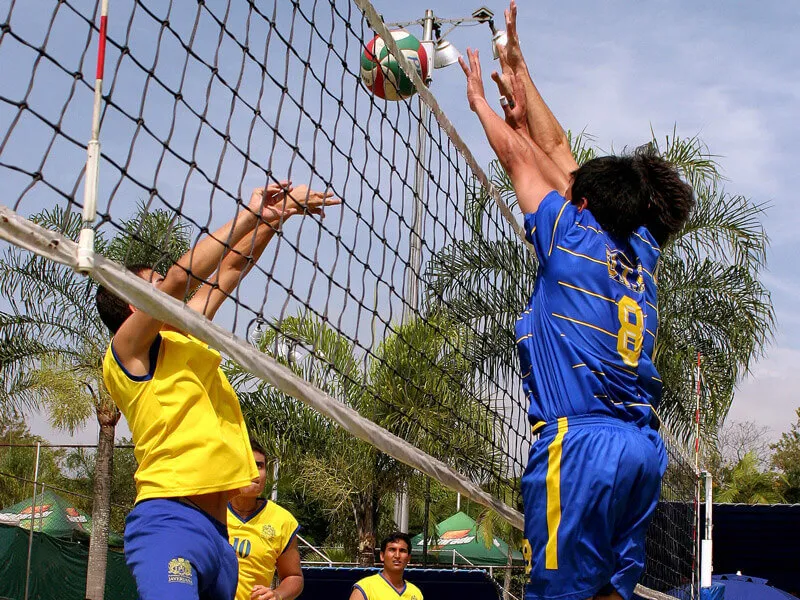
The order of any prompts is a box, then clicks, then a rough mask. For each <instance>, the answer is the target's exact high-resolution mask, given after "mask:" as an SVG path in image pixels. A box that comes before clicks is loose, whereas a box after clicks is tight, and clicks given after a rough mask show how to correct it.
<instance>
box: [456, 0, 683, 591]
mask: <svg viewBox="0 0 800 600" xmlns="http://www.w3.org/2000/svg"><path fill="white" fill-rule="evenodd" d="M506 26H507V32H508V37H509V42H508V45H507V46H506V47H505V48H504V49H503V48H501V58H502V65H503V73H502V74H497V73H495V74H493V76H492V77H493V79H494V80H495V82H496V83H497V84H498V87H499V88H500V91H501V93H502V94H503V96H504V98H501V105H502V106H503V111H504V113H505V120H504V119H502V118H501V117H499V116H498V115H497V114H496V113H495V112H494V111H493V110H492V109H491V108H490V107H489V104H488V103H487V101H486V98H485V95H484V90H483V80H482V76H481V69H480V62H479V59H478V53H477V51H474V52H470V51H468V52H467V54H468V58H469V65H467V63H466V62H465V61H464V60H463V59H461V60H460V62H461V66H462V68H463V69H464V73H465V74H466V76H467V98H468V100H469V104H470V108H471V109H472V110H473V111H474V112H475V113H476V114H477V115H478V118H479V119H480V121H481V124H482V126H483V128H484V131H485V133H486V136H487V138H488V140H489V144H490V145H491V146H492V149H493V150H494V151H495V153H496V154H497V157H498V159H499V160H500V163H501V164H502V166H503V168H504V169H505V170H506V172H507V173H508V175H509V177H510V178H511V182H512V183H513V185H514V190H515V192H516V195H517V201H518V202H519V205H520V207H521V209H522V211H523V212H524V214H525V233H526V237H527V239H528V241H529V242H530V243H531V244H532V245H533V247H534V249H535V252H536V257H537V259H538V262H539V268H538V272H537V276H536V283H535V285H534V289H533V295H532V297H531V299H530V301H529V303H528V305H527V306H526V307H525V310H524V311H523V313H522V315H521V316H520V318H519V319H518V320H517V324H516V338H517V346H518V350H519V357H520V367H521V373H522V377H523V389H524V391H525V394H526V395H527V397H528V399H529V402H530V408H529V411H528V415H529V419H530V422H531V425H532V428H533V431H534V433H535V434H536V435H538V439H537V440H536V441H535V442H534V444H533V446H532V447H531V452H530V457H529V461H528V466H527V468H526V470H525V473H524V475H523V478H522V495H523V500H524V506H525V538H526V540H527V543H526V547H525V551H526V552H525V553H526V555H527V558H529V561H530V583H529V585H528V586H527V589H526V599H527V600H534V599H549V600H555V599H558V600H586V599H587V598H613V599H619V598H624V599H625V600H627V599H628V598H630V597H631V596H632V595H633V590H634V587H635V585H636V583H637V582H638V580H639V577H640V576H641V573H642V570H643V569H644V560H645V546H644V545H645V537H646V533H647V527H648V525H649V523H650V520H651V518H652V515H653V511H654V510H655V506H656V504H657V502H658V496H659V491H660V484H661V477H662V476H663V474H664V471H665V469H666V463H667V458H666V451H665V449H664V445H663V442H662V440H661V438H660V436H659V435H658V433H657V431H656V429H657V427H658V421H657V417H656V416H655V413H654V409H655V408H656V407H657V405H658V402H659V400H660V398H661V380H660V379H659V375H658V371H657V370H656V368H655V366H654V365H653V349H654V345H655V338H656V333H657V328H658V309H657V306H658V302H657V297H656V291H657V290H656V287H657V286H656V269H657V265H658V260H659V246H660V245H661V244H663V243H664V242H665V241H666V240H667V239H668V238H669V237H670V236H671V235H673V234H674V233H676V232H677V231H678V230H679V229H680V228H681V227H682V225H683V223H684V222H685V221H686V219H687V218H688V215H689V212H690V210H691V208H692V206H693V204H694V196H693V192H692V189H691V187H690V186H688V185H687V184H686V183H684V182H683V181H681V179H680V177H679V175H678V173H677V171H676V170H675V169H674V168H673V167H672V166H671V165H669V164H668V163H667V162H666V161H664V160H663V159H661V158H660V157H658V156H656V155H654V154H652V153H647V152H637V153H635V154H633V155H631V156H606V157H602V158H597V159H594V160H591V161H588V162H587V163H586V164H584V165H583V166H581V167H578V165H577V164H576V162H575V160H574V159H573V157H572V154H571V152H570V148H569V143H568V141H567V138H566V136H565V135H564V131H563V129H561V126H560V125H559V123H558V121H557V120H556V119H555V117H554V116H553V114H552V113H551V112H550V110H549V109H548V108H547V106H546V104H545V103H544V101H543V100H542V98H541V96H540V95H539V92H538V91H537V90H536V87H535V86H534V85H533V81H532V79H531V76H530V74H529V72H528V69H527V67H526V65H525V63H524V60H523V59H522V54H521V52H520V49H519V40H518V38H517V34H516V6H515V4H514V2H512V3H511V7H510V9H509V10H508V11H506Z"/></svg>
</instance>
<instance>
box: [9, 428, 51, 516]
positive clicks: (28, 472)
mask: <svg viewBox="0 0 800 600" xmlns="http://www.w3.org/2000/svg"><path fill="white" fill-rule="evenodd" d="M37 442H39V443H45V441H44V440H43V439H42V438H40V437H39V436H36V435H33V434H31V432H30V430H29V429H28V426H27V425H26V424H25V421H24V420H23V418H22V417H21V416H20V415H7V416H6V417H4V418H2V419H0V443H2V444H17V446H0V508H3V507H6V506H10V505H12V504H16V503H17V502H21V501H23V500H25V499H26V498H30V497H31V496H32V495H33V483H31V482H32V481H33V477H34V473H35V470H36V447H35V444H36V443H37ZM63 459H64V452H63V451H62V450H56V449H53V448H47V447H42V448H41V449H40V455H39V473H38V478H37V480H38V481H44V482H47V483H50V484H52V485H62V484H63V483H64V481H65V478H64V476H63V474H62V470H61V469H62V463H63Z"/></svg>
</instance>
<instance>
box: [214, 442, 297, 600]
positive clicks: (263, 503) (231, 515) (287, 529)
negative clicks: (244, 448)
mask: <svg viewBox="0 0 800 600" xmlns="http://www.w3.org/2000/svg"><path fill="white" fill-rule="evenodd" d="M250 445H251V447H252V449H253V457H254V458H255V460H256V468H257V469H258V480H257V481H254V482H253V483H252V484H251V485H250V486H249V487H247V488H245V489H243V490H241V492H240V493H239V495H238V496H235V497H233V498H231V501H230V502H229V503H228V538H229V539H230V542H231V546H233V549H234V551H235V552H236V557H237V558H238V560H239V585H238V586H237V588H236V600H294V599H295V598H297V596H299V595H300V592H302V591H303V571H302V570H301V569H300V551H299V550H298V548H297V531H298V530H299V529H300V527H299V526H298V524H297V519H295V518H294V517H293V516H292V514H291V513H290V512H289V511H288V510H286V509H285V508H283V507H281V506H278V505H277V504H276V503H275V502H271V501H269V500H265V499H263V498H261V497H260V496H261V494H262V493H263V492H264V485H265V484H266V481H267V465H266V455H265V453H264V449H263V448H261V446H259V445H258V444H256V443H255V442H253V441H251V442H250ZM276 568H277V572H278V578H279V579H280V585H278V587H276V588H275V589H271V586H272V580H273V578H274V577H275V571H276Z"/></svg>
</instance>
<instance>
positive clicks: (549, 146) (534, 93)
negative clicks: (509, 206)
mask: <svg viewBox="0 0 800 600" xmlns="http://www.w3.org/2000/svg"><path fill="white" fill-rule="evenodd" d="M505 20H506V35H507V36H508V43H507V44H506V45H505V46H504V47H503V46H498V54H499V56H500V65H501V67H502V75H500V74H495V73H493V74H492V78H493V79H494V80H495V81H496V82H497V83H498V87H500V89H501V94H504V95H505V94H506V92H510V91H511V85H510V82H509V81H508V75H509V73H514V75H516V76H517V77H518V78H519V80H520V81H521V82H522V84H523V88H524V90H525V100H526V102H527V105H528V111H527V114H526V118H527V121H528V131H529V133H530V135H531V138H532V139H533V141H534V142H536V144H537V145H538V146H539V147H540V148H541V149H542V150H544V152H545V153H546V154H547V155H548V156H549V157H550V159H551V160H552V161H553V162H554V163H555V164H556V166H558V168H559V169H561V171H563V172H564V173H565V174H566V175H567V176H569V175H570V174H571V173H572V172H573V171H574V170H575V169H577V168H578V164H577V163H576V162H575V158H574V157H573V156H572V150H571V149H570V146H569V140H568V139H567V135H566V133H564V129H563V128H562V127H561V124H560V123H559V122H558V119H556V117H555V115H554V114H553V112H552V111H551V110H550V108H549V107H548V106H547V104H546V103H545V101H544V99H543V98H542V96H541V94H540V93H539V90H538V89H537V87H536V85H535V84H534V83H533V77H531V74H530V70H529V69H528V66H527V64H526V63H525V58H524V57H523V56H522V48H521V47H520V42H519V33H518V32H517V3H516V1H515V0H511V4H510V5H509V8H508V9H507V10H506V11H505Z"/></svg>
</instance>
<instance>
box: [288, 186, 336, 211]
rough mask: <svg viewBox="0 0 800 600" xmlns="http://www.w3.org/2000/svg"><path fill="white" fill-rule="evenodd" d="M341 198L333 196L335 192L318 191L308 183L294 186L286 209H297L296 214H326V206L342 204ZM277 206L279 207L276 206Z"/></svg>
mask: <svg viewBox="0 0 800 600" xmlns="http://www.w3.org/2000/svg"><path fill="white" fill-rule="evenodd" d="M341 203H342V201H341V200H340V199H339V198H334V197H333V192H331V191H327V192H317V191H314V190H312V189H309V187H308V186H307V185H299V186H297V187H296V188H293V189H292V190H291V191H290V192H289V195H288V196H287V198H286V206H285V210H290V211H292V210H293V211H295V213H294V214H299V213H302V214H309V215H321V216H323V217H324V216H325V207H326V206H336V205H337V204H341ZM276 208H277V207H276Z"/></svg>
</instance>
